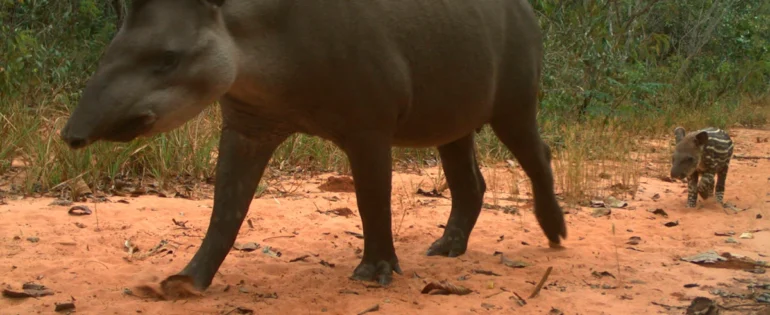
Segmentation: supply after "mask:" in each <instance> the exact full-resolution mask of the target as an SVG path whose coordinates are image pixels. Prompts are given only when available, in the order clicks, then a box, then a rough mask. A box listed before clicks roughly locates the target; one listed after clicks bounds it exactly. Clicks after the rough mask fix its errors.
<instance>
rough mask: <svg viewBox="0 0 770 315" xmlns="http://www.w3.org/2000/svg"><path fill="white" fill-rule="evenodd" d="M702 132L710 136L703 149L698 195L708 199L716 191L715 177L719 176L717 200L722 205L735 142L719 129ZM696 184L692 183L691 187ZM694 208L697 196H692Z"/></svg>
mask: <svg viewBox="0 0 770 315" xmlns="http://www.w3.org/2000/svg"><path fill="white" fill-rule="evenodd" d="M701 131H706V132H707V133H708V135H709V140H708V143H707V144H706V146H705V147H703V156H702V158H701V165H703V166H702V170H700V167H699V171H700V173H701V179H700V183H695V184H697V185H698V194H700V196H701V198H703V199H706V198H708V197H709V196H710V195H711V192H713V191H714V177H715V175H716V176H718V179H717V181H716V198H717V201H719V202H720V203H722V202H723V199H724V196H725V178H726V177H727V169H728V168H729V166H730V159H731V158H732V156H733V141H732V140H731V139H730V136H729V135H728V134H727V132H725V131H724V130H721V129H717V128H706V129H702V130H701ZM693 184H694V183H693V182H690V186H692V185H693ZM688 201H690V200H689V198H688ZM691 204H692V206H693V207H694V206H695V196H694V195H693V196H692V202H691Z"/></svg>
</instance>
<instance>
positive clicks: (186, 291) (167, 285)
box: [160, 275, 202, 300]
mask: <svg viewBox="0 0 770 315" xmlns="http://www.w3.org/2000/svg"><path fill="white" fill-rule="evenodd" d="M160 288H161V290H162V291H163V295H164V296H165V297H166V298H167V299H172V300H173V299H186V298H191V297H197V296H200V295H201V291H202V290H198V289H196V288H195V283H194V280H193V278H192V277H190V276H187V275H173V276H170V277H168V278H166V279H165V280H163V281H161V283H160Z"/></svg>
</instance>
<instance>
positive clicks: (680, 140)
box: [671, 127, 709, 179]
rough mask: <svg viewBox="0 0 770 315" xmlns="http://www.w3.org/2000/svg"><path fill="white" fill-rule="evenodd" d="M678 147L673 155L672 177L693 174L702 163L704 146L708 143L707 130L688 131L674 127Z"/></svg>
mask: <svg viewBox="0 0 770 315" xmlns="http://www.w3.org/2000/svg"><path fill="white" fill-rule="evenodd" d="M674 137H675V138H676V147H675V148H674V154H673V156H672V157H671V178H680V179H681V178H685V177H688V176H690V175H692V173H693V172H695V169H697V167H698V164H700V159H701V155H702V154H703V147H704V146H706V143H708V137H709V136H708V133H707V132H705V131H700V132H690V133H686V132H685V130H684V128H682V127H676V129H674Z"/></svg>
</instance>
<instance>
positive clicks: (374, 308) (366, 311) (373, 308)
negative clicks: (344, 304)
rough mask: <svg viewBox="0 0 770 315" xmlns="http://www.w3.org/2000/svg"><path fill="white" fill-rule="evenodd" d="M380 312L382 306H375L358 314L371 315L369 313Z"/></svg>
mask: <svg viewBox="0 0 770 315" xmlns="http://www.w3.org/2000/svg"><path fill="white" fill-rule="evenodd" d="M379 310H380V304H374V305H373V306H372V307H370V308H367V309H365V310H363V311H361V312H360V313H358V315H363V314H366V313H369V312H376V311H379Z"/></svg>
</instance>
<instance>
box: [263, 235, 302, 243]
mask: <svg viewBox="0 0 770 315" xmlns="http://www.w3.org/2000/svg"><path fill="white" fill-rule="evenodd" d="M294 237H295V236H294V235H278V236H271V237H268V238H265V239H263V240H262V241H263V242H264V241H267V240H272V239H275V238H294Z"/></svg>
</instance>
